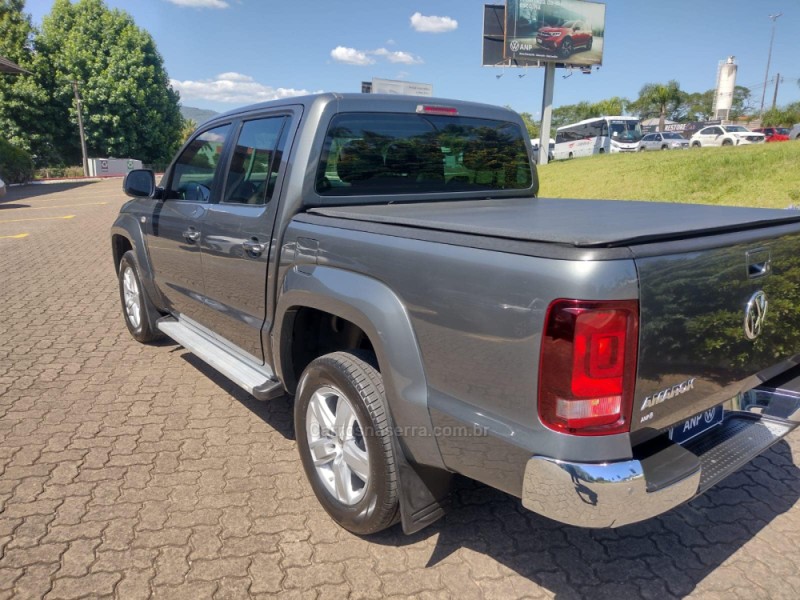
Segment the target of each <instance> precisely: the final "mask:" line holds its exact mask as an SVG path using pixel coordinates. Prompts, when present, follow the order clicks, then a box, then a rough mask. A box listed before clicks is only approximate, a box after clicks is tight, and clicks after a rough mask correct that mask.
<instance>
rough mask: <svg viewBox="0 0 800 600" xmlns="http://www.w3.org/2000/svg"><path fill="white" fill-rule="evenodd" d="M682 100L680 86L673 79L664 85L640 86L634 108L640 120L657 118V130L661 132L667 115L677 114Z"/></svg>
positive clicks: (649, 84) (648, 84)
mask: <svg viewBox="0 0 800 600" xmlns="http://www.w3.org/2000/svg"><path fill="white" fill-rule="evenodd" d="M682 100H683V94H682V93H681V86H680V84H679V83H678V82H677V81H675V80H674V79H673V80H671V81H669V82H667V83H666V84H663V83H647V84H645V85H644V86H642V89H641V90H639V98H638V99H637V100H636V102H635V103H634V106H635V108H636V110H637V111H638V112H639V116H641V117H642V118H647V117H655V116H658V129H659V131H663V130H664V121H666V119H667V115H669V114H675V113H679V111H680V108H681V102H682Z"/></svg>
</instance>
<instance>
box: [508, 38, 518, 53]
mask: <svg viewBox="0 0 800 600" xmlns="http://www.w3.org/2000/svg"><path fill="white" fill-rule="evenodd" d="M508 48H509V49H510V50H511V51H512V52H517V51H518V50H519V42H518V41H517V40H514V41H513V42H511V43H510V44H509V45H508Z"/></svg>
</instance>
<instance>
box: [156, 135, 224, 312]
mask: <svg viewBox="0 0 800 600" xmlns="http://www.w3.org/2000/svg"><path fill="white" fill-rule="evenodd" d="M230 129H231V126H230V125H222V126H218V127H215V128H213V129H209V130H206V131H203V132H201V133H200V134H198V135H196V137H195V138H194V139H193V140H192V141H191V142H189V144H188V145H187V146H186V147H185V148H184V149H183V151H182V152H181V154H180V155H179V156H178V158H177V159H176V160H175V162H174V163H173V165H172V168H171V170H170V172H169V173H168V174H167V177H166V178H165V180H166V185H165V187H164V192H163V195H162V197H163V200H162V201H160V202H157V203H156V204H155V208H154V211H153V215H152V219H151V221H150V224H149V226H148V227H145V231H146V235H147V237H148V239H147V248H148V251H149V254H150V263H151V265H152V267H153V274H154V277H155V282H156V285H157V286H158V288H159V290H160V291H161V293H162V295H163V296H164V298H165V300H166V302H167V304H168V308H169V309H170V310H171V311H173V312H176V313H180V314H183V315H186V316H188V317H191V318H193V319H195V320H198V321H203V320H205V319H204V318H203V316H204V313H205V312H206V311H207V308H206V307H205V302H204V298H205V290H204V283H203V265H202V258H201V252H200V241H201V235H202V224H203V218H204V217H205V214H206V212H207V210H208V206H209V203H210V202H211V199H212V197H213V195H214V194H215V193H217V189H216V188H217V185H218V176H217V172H218V171H219V168H218V167H219V165H220V162H221V158H222V154H223V150H224V148H225V142H226V140H227V138H228V134H229V132H230Z"/></svg>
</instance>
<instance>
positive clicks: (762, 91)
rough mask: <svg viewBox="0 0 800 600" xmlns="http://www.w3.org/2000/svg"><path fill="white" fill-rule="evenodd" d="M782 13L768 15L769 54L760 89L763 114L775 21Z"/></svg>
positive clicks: (762, 111)
mask: <svg viewBox="0 0 800 600" xmlns="http://www.w3.org/2000/svg"><path fill="white" fill-rule="evenodd" d="M782 16H783V13H777V14H774V15H770V16H769V18H770V19H771V20H772V35H771V36H770V38H769V54H768V55H767V72H766V73H764V89H763V90H761V111H760V112H761V114H764V100H765V99H766V97H767V81H768V80H769V64H770V62H772V43H773V42H774V41H775V22H776V21H777V20H778V18H779V17H782Z"/></svg>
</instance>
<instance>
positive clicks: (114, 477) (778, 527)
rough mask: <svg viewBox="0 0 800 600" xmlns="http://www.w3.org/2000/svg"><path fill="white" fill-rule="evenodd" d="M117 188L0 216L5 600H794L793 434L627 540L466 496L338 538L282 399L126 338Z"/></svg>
mask: <svg viewBox="0 0 800 600" xmlns="http://www.w3.org/2000/svg"><path fill="white" fill-rule="evenodd" d="M119 188H120V182H119V181H118V180H116V181H108V182H103V183H95V184H89V185H82V186H81V185H71V186H37V187H28V188H24V189H16V190H12V191H11V192H10V194H9V195H8V196H7V197H6V198H5V199H4V200H3V201H2V202H0V599H6V598H41V597H46V598H48V599H53V600H55V599H59V598H65V599H66V598H81V597H89V596H92V597H116V598H125V599H134V598H146V597H151V596H152V597H159V598H168V599H178V598H192V599H194V598H219V599H222V598H246V597H266V596H269V595H274V594H281V595H285V596H289V597H291V596H297V597H303V598H313V597H315V596H316V597H324V598H337V597H347V596H351V597H355V598H372V597H375V598H377V597H382V596H390V595H400V596H419V597H436V598H440V597H458V598H459V599H468V598H480V597H485V598H514V597H531V598H539V597H549V596H556V597H558V598H579V597H584V598H613V599H615V600H620V599H624V598H639V597H641V598H658V599H659V600H663V599H665V598H671V597H683V596H687V595H690V596H695V597H698V598H700V597H702V598H726V599H727V598H737V597H738V598H747V599H751V598H798V597H800V505H798V503H797V500H798V497H800V478H798V469H797V467H795V463H796V462H797V461H798V458H800V437H798V435H793V436H791V437H790V438H789V439H788V440H787V441H785V442H782V443H781V444H779V445H778V446H776V448H775V449H774V450H772V451H770V452H769V453H767V454H766V455H765V456H763V457H761V458H759V459H758V460H757V461H755V463H754V464H752V465H750V466H748V467H746V468H745V469H744V470H743V471H742V472H740V473H738V474H736V475H734V476H732V477H731V478H729V479H728V480H727V481H725V482H723V483H722V484H721V485H720V486H718V487H717V488H715V489H713V490H712V491H711V492H710V493H708V494H707V495H706V496H704V497H703V498H700V499H698V500H696V501H694V502H692V503H691V504H689V505H687V506H684V507H682V508H680V509H678V510H675V511H673V512H671V513H670V514H668V515H666V516H664V517H662V518H659V519H655V520H652V521H650V522H648V523H645V524H641V525H634V526H629V527H625V528H622V529H619V530H614V531H596V532H593V531H586V530H580V529H575V528H571V527H565V526H562V525H558V524H556V523H553V522H551V521H548V520H546V519H544V518H541V517H538V516H536V515H534V514H531V513H528V512H527V511H525V510H523V509H522V508H521V506H520V503H519V502H518V501H517V500H515V499H513V498H511V497H509V496H506V495H504V494H502V493H500V492H497V491H494V490H492V489H489V488H486V487H484V486H481V485H478V484H474V483H470V482H466V481H461V482H459V484H458V489H457V490H456V493H455V499H454V500H455V506H454V509H453V510H452V512H451V513H450V514H449V515H448V516H447V517H446V518H445V519H443V520H442V521H441V522H439V523H438V524H436V525H435V526H433V527H430V528H429V529H427V530H425V531H423V532H421V533H419V534H417V535H414V536H411V537H405V536H403V534H402V533H401V532H400V531H399V528H394V529H392V530H390V531H389V532H386V533H383V534H380V535H376V536H373V537H372V538H370V539H368V540H364V539H359V538H357V537H355V536H352V535H350V534H348V533H347V532H345V531H343V530H342V529H339V528H338V527H337V526H335V525H334V524H333V523H331V521H330V520H329V519H328V518H327V516H326V514H325V513H324V512H323V510H322V509H321V508H320V507H319V506H318V505H317V503H316V501H315V499H314V497H313V495H312V493H311V490H310V488H309V486H308V485H307V483H306V482H305V479H304V477H303V475H302V469H301V466H300V462H299V460H298V457H297V454H296V451H295V448H294V441H293V438H294V433H293V431H292V425H291V400H290V399H288V398H286V399H280V400H277V401H274V402H271V403H268V404H262V403H259V402H256V401H254V400H252V399H251V398H249V397H248V396H247V395H246V394H244V393H242V392H240V391H239V390H238V389H236V388H235V387H234V386H233V384H231V383H230V382H229V381H227V380H225V379H224V378H222V377H220V376H218V375H216V374H215V373H214V372H213V371H211V370H210V369H209V368H207V367H205V366H204V365H203V364H201V363H199V362H198V361H197V360H196V359H194V358H193V357H192V356H191V355H189V354H187V353H186V352H185V351H184V350H183V349H182V348H180V347H178V346H175V345H174V344H162V345H159V346H141V345H139V344H137V343H135V342H134V341H133V340H132V339H131V338H130V336H129V335H128V332H127V330H126V329H125V326H124V323H123V321H122V317H121V313H120V309H119V306H118V304H119V300H118V295H117V286H116V280H115V274H114V271H113V267H112V263H111V254H110V250H109V241H108V228H109V225H110V224H111V222H112V221H113V219H114V216H115V214H116V212H117V210H118V207H119V205H120V204H121V203H122V202H123V198H122V195H121V193H120V192H119ZM78 205H80V206H78ZM70 215H73V218H70V219H55V217H63V216H70ZM33 219H35V220H33ZM24 233H27V234H28V235H27V236H26V237H9V236H18V235H21V234H24Z"/></svg>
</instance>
